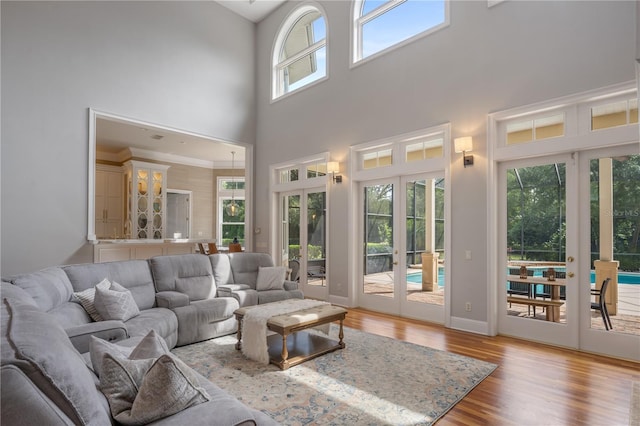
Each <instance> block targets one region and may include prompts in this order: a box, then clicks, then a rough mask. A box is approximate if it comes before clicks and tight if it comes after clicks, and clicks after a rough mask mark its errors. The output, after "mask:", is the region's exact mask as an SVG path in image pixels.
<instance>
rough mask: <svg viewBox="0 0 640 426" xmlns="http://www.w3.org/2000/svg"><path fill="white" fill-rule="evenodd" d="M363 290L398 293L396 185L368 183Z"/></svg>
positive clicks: (366, 189) (391, 295) (381, 293)
mask: <svg viewBox="0 0 640 426" xmlns="http://www.w3.org/2000/svg"><path fill="white" fill-rule="evenodd" d="M364 200H365V202H364V210H365V211H364V242H363V243H364V259H363V262H364V263H363V270H364V274H363V275H364V277H363V284H362V285H363V292H364V293H365V294H373V295H378V296H386V297H393V296H394V270H393V261H394V259H393V185H392V184H380V185H372V186H365V187H364Z"/></svg>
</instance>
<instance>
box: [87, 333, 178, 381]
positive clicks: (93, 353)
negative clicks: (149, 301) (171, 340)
mask: <svg viewBox="0 0 640 426" xmlns="http://www.w3.org/2000/svg"><path fill="white" fill-rule="evenodd" d="M168 353H169V348H168V347H167V344H166V342H165V341H164V339H163V338H162V337H160V336H158V334H157V333H156V332H155V330H151V331H150V332H149V333H148V334H147V335H146V336H145V337H144V338H143V339H142V340H141V341H140V343H138V345H137V346H136V347H135V348H130V347H126V346H120V345H117V344H114V343H111V342H107V341H106V340H103V339H99V338H97V337H95V336H91V343H90V344H89V354H90V357H91V365H92V366H93V371H94V372H95V373H96V376H98V377H100V375H101V374H102V361H103V359H104V356H105V355H106V354H111V355H112V356H114V357H120V358H128V359H146V358H154V359H155V358H158V357H159V356H160V355H164V354H168Z"/></svg>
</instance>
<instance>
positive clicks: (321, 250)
mask: <svg viewBox="0 0 640 426" xmlns="http://www.w3.org/2000/svg"><path fill="white" fill-rule="evenodd" d="M326 211H327V207H326V193H325V192H314V193H310V194H307V284H309V285H318V286H324V285H326V282H325V271H326V269H325V267H326V258H327V256H326V249H327V246H326V237H325V235H326V234H325V232H326V226H325V225H326Z"/></svg>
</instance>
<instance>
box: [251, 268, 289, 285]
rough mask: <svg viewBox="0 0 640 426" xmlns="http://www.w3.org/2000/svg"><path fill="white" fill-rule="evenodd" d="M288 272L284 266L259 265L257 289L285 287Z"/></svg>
mask: <svg viewBox="0 0 640 426" xmlns="http://www.w3.org/2000/svg"><path fill="white" fill-rule="evenodd" d="M286 273H287V269H286V268H285V267H284V266H260V267H258V279H257V280H256V289H257V290H258V291H263V290H282V289H284V277H285V275H286Z"/></svg>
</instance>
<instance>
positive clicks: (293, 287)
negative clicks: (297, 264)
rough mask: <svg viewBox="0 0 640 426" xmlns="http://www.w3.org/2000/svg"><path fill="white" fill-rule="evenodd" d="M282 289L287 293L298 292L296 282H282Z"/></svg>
mask: <svg viewBox="0 0 640 426" xmlns="http://www.w3.org/2000/svg"><path fill="white" fill-rule="evenodd" d="M284 289H285V290H287V291H291V290H298V282H297V281H288V280H285V281H284Z"/></svg>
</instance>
